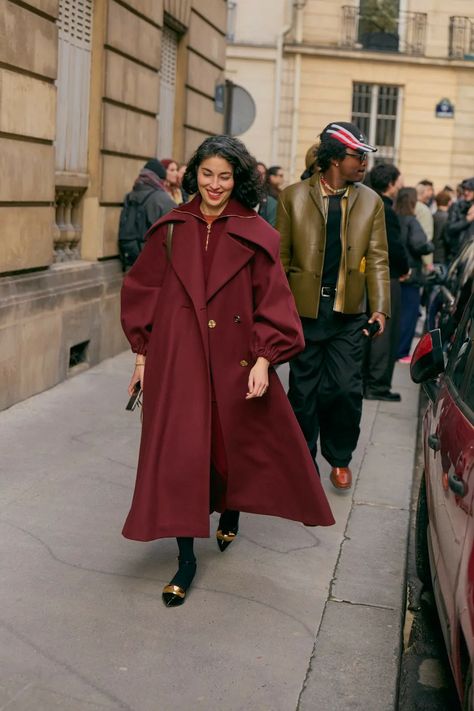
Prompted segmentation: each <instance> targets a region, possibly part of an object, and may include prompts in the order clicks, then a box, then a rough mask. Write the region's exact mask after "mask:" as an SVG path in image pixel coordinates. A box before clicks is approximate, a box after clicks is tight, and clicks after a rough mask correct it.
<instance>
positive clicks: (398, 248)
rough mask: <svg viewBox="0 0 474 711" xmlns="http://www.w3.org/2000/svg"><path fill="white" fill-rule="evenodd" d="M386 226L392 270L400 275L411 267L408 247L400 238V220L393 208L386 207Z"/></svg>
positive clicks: (389, 260)
mask: <svg viewBox="0 0 474 711" xmlns="http://www.w3.org/2000/svg"><path fill="white" fill-rule="evenodd" d="M385 227H386V230H387V241H388V263H389V268H390V271H393V272H394V273H396V274H397V275H398V274H399V275H400V276H401V275H402V274H407V273H408V270H409V268H410V265H409V264H408V256H407V253H406V249H405V247H404V246H403V244H402V242H401V239H400V220H399V219H398V215H397V213H396V212H395V211H394V210H392V209H387V208H385Z"/></svg>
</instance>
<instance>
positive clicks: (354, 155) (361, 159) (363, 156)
mask: <svg viewBox="0 0 474 711" xmlns="http://www.w3.org/2000/svg"><path fill="white" fill-rule="evenodd" d="M346 156H350V157H351V158H358V159H359V162H360V163H365V161H366V160H367V156H368V153H348V152H347V151H346Z"/></svg>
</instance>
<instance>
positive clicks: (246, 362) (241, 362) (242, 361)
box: [240, 360, 249, 368]
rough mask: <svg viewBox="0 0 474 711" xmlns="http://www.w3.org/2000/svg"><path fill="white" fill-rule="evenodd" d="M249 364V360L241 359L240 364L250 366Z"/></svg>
mask: <svg viewBox="0 0 474 711" xmlns="http://www.w3.org/2000/svg"><path fill="white" fill-rule="evenodd" d="M248 364H249V362H248V360H241V361H240V365H241V366H242V368H246V367H247V366H248Z"/></svg>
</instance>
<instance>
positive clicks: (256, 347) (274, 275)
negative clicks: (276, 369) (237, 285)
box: [251, 244, 304, 365]
mask: <svg viewBox="0 0 474 711" xmlns="http://www.w3.org/2000/svg"><path fill="white" fill-rule="evenodd" d="M252 289H253V301H254V312H253V332H252V344H251V347H252V354H253V356H254V358H258V357H260V356H263V357H264V358H266V359H267V360H268V361H270V363H271V364H272V365H275V364H277V363H283V362H285V361H287V360H289V359H290V358H293V356H295V355H296V354H297V353H299V352H300V351H302V350H303V348H304V337H303V330H302V327H301V321H300V317H299V316H298V312H297V311H296V306H295V302H294V299H293V294H292V293H291V291H290V287H289V286H288V280H287V278H286V276H285V273H284V271H283V267H282V265H281V262H280V260H279V258H278V245H277V244H276V245H275V255H274V258H272V257H270V255H269V254H267V253H266V252H264V251H263V250H257V252H256V253H255V256H254V258H253V259H252Z"/></svg>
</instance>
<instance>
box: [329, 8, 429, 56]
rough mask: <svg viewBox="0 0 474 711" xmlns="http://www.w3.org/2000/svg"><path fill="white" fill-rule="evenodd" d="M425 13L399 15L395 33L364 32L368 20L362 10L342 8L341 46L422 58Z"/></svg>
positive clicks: (395, 21)
mask: <svg viewBox="0 0 474 711" xmlns="http://www.w3.org/2000/svg"><path fill="white" fill-rule="evenodd" d="M427 19H428V15H427V13H426V12H400V13H399V17H398V19H395V20H394V25H395V26H396V29H395V31H393V32H390V31H382V30H380V31H378V30H377V31H375V30H374V31H365V28H364V25H367V23H368V21H370V20H369V18H365V17H364V16H362V15H360V14H359V8H358V7H353V6H351V5H344V6H343V8H342V40H341V46H342V47H346V48H348V49H366V50H369V51H376V52H401V53H403V54H412V55H418V56H422V55H424V53H425V47H426V26H427Z"/></svg>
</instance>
